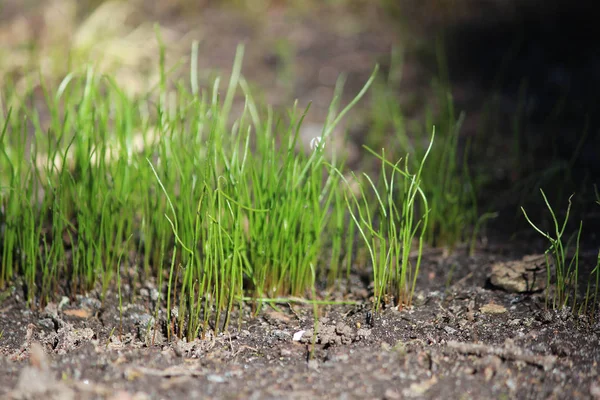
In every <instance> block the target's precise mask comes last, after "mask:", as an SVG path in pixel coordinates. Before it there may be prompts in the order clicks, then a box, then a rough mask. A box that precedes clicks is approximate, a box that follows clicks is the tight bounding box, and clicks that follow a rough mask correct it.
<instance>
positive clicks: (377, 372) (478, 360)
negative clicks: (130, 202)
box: [0, 251, 600, 399]
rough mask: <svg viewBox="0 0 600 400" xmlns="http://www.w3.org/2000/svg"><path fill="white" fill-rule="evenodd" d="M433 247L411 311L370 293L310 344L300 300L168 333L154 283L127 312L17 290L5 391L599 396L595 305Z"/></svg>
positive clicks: (599, 327)
mask: <svg viewBox="0 0 600 400" xmlns="http://www.w3.org/2000/svg"><path fill="white" fill-rule="evenodd" d="M428 253H429V254H428V255H427V256H426V261H425V264H424V267H423V270H422V275H421V279H420V285H419V289H420V290H419V291H418V293H417V294H416V298H415V304H414V306H413V307H412V308H409V309H404V310H402V311H398V310H396V309H395V308H388V309H384V310H383V311H382V312H381V313H378V314H375V315H370V313H369V311H370V306H369V302H368V301H367V299H363V301H362V302H361V305H358V306H322V307H319V309H318V313H319V315H318V317H319V322H318V326H317V328H318V329H317V333H316V336H315V337H314V339H315V342H316V343H315V345H314V348H313V345H312V341H313V333H314V332H313V328H314V326H313V325H314V323H313V322H314V315H313V309H312V307H309V306H305V305H294V304H278V305H277V308H276V309H275V308H270V307H266V308H264V309H263V310H262V311H261V312H260V313H259V315H258V316H255V317H253V316H252V315H250V310H249V309H244V310H242V313H243V315H242V318H241V325H240V326H239V327H238V326H233V327H231V328H230V329H229V330H228V332H226V333H221V334H219V335H218V336H216V337H213V336H211V335H210V334H208V336H207V337H206V338H205V339H204V340H201V339H198V340H195V341H192V342H190V343H188V342H186V341H182V340H173V341H171V342H167V341H166V340H165V337H164V330H158V331H157V332H156V334H155V333H154V332H153V331H152V330H149V331H148V330H147V329H146V326H147V324H148V322H149V321H153V315H154V308H153V307H152V300H151V298H152V296H154V295H155V293H156V291H155V289H153V288H152V287H145V288H139V289H138V290H136V293H137V294H136V296H135V297H136V298H135V300H134V301H133V302H129V301H128V302H126V304H124V310H123V315H122V319H121V317H120V316H119V305H118V302H117V295H116V294H115V293H109V294H108V296H107V299H106V300H105V302H104V304H102V303H101V302H100V300H98V297H97V294H95V293H92V294H90V295H88V296H81V297H78V298H77V299H76V301H73V302H68V303H66V304H64V305H61V306H60V308H59V305H57V304H56V303H52V304H50V305H48V306H47V307H46V308H45V309H44V310H40V311H31V310H30V309H29V308H28V307H27V306H26V304H25V303H24V302H23V300H22V297H21V296H20V295H19V291H18V290H16V291H15V292H14V293H13V294H12V295H11V296H10V298H9V299H7V300H5V301H4V302H3V303H2V310H1V314H0V326H1V327H2V330H3V333H2V338H1V339H0V352H1V353H0V354H1V357H0V369H1V370H2V371H3V374H1V375H0V388H1V389H0V397H2V398H15V399H17V398H34V399H37V398H57V399H63V398H77V399H94V398H112V399H134V398H135V399H145V398H151V399H159V398H240V399H241V398H244V399H245V398H261V399H262V398H387V399H397V398H432V399H447V398H460V399H474V398H477V399H489V398H528V399H547V398H556V399H579V398H598V396H600V376H599V373H598V372H599V369H598V362H599V361H600V351H599V349H600V347H599V345H600V323H599V322H598V321H599V320H600V315H596V317H595V318H594V320H590V319H589V318H588V317H585V316H574V315H573V314H572V313H571V312H570V311H569V310H562V311H552V310H546V309H545V307H544V297H543V296H542V295H541V294H510V293H506V292H503V291H501V290H497V289H494V288H491V287H489V284H488V278H487V276H488V274H489V271H490V266H491V264H492V263H494V262H496V261H500V260H505V259H507V256H505V255H501V254H494V253H492V252H489V251H481V252H479V253H478V254H477V255H476V256H474V257H467V256H463V255H460V253H461V252H460V251H458V252H457V253H455V255H454V256H451V257H448V256H446V257H445V256H443V255H441V254H435V253H436V252H434V251H429V252H428ZM450 269H453V275H452V276H453V278H452V279H451V281H450V282H446V279H447V277H448V271H449V270H450ZM355 285H359V284H358V283H356V282H355ZM357 288H358V289H360V287H357ZM363 292H364V293H367V288H363ZM355 293H360V291H356V290H355ZM125 297H128V294H127V293H126V294H125ZM160 315H161V316H164V313H161V314H160ZM159 318H161V319H162V318H164V317H159ZM234 321H237V319H236V318H234ZM161 322H162V321H161ZM151 325H152V324H151ZM159 325H160V324H159ZM233 325H237V324H236V323H234V324H233ZM302 331H305V332H304V334H303V335H302V336H301V338H300V340H294V339H298V338H299V337H295V336H300V335H301V334H300V333H298V332H302ZM153 341H154V343H153ZM34 343H39V344H41V348H42V349H43V352H44V353H46V354H47V360H45V359H44V358H45V357H44V356H43V355H41V354H40V349H39V348H36V345H33V344H34Z"/></svg>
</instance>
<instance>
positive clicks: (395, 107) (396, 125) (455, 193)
mask: <svg viewBox="0 0 600 400" xmlns="http://www.w3.org/2000/svg"><path fill="white" fill-rule="evenodd" d="M392 56H393V57H392V59H393V60H395V62H394V63H393V68H391V71H390V75H389V76H388V77H387V79H386V80H384V81H382V80H380V81H378V82H376V84H375V85H374V90H373V96H372V97H373V108H372V110H373V111H372V114H371V119H372V122H373V124H372V127H371V128H370V140H369V144H370V146H371V147H373V148H377V147H379V146H380V144H383V143H387V142H389V141H390V137H392V138H394V140H395V142H396V143H397V145H398V146H397V148H399V149H401V151H402V152H406V153H409V154H410V155H411V157H410V158H409V160H408V161H409V163H410V167H411V168H412V169H413V170H417V169H420V170H421V176H422V183H421V189H422V190H423V192H424V193H425V195H426V197H427V199H428V201H429V209H422V210H421V211H420V212H419V216H420V217H421V218H422V217H423V216H424V215H425V214H426V213H427V214H428V218H427V224H428V228H427V233H426V236H425V240H426V242H427V243H428V244H430V245H432V246H448V247H453V246H454V245H456V244H458V243H463V242H467V241H469V240H472V238H474V237H476V235H477V230H478V228H479V227H480V225H481V224H482V223H483V222H485V219H489V217H490V216H491V214H488V215H487V216H486V217H484V219H483V220H479V219H480V215H479V212H478V207H477V206H478V204H477V186H478V184H477V182H478V181H480V180H481V179H482V178H481V177H477V176H476V177H472V176H471V170H470V168H469V161H470V157H471V155H472V154H471V152H472V151H473V150H472V146H471V143H470V141H469V142H467V143H464V144H461V143H460V142H459V139H460V130H461V127H462V123H463V121H464V118H465V115H464V114H462V113H461V114H458V113H457V112H456V110H455V108H454V102H453V99H452V95H451V93H450V90H449V87H450V84H449V78H448V72H447V70H446V66H445V61H444V60H445V56H444V53H443V48H442V47H441V46H439V48H438V64H439V66H440V72H439V77H438V78H437V79H435V80H434V82H433V85H432V88H433V94H434V97H435V102H436V103H437V104H438V106H439V107H438V108H439V110H438V111H437V112H436V113H435V114H434V112H433V111H432V109H431V108H429V107H426V110H427V112H426V115H425V121H424V123H423V121H410V120H408V119H407V118H406V117H405V115H404V113H405V110H404V109H403V106H402V105H401V104H400V102H399V100H398V96H397V95H396V94H395V93H394V92H393V90H392V89H390V88H394V87H398V86H399V79H398V78H397V77H395V74H398V71H401V63H402V60H401V57H400V56H399V55H398V54H396V53H394V54H393V55H392ZM417 100H418V99H415V101H417ZM405 107H410V103H409V104H407V105H406V106H405ZM434 126H435V129H436V143H435V144H434V146H433V147H430V142H429V132H431V131H432V130H433V129H434ZM426 157H427V159H428V162H427V163H424V162H423V161H424V160H425V158H426ZM478 220H479V223H478Z"/></svg>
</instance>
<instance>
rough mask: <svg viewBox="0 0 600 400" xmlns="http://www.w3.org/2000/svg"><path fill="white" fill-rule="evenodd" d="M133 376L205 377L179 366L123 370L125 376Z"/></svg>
mask: <svg viewBox="0 0 600 400" xmlns="http://www.w3.org/2000/svg"><path fill="white" fill-rule="evenodd" d="M131 374H133V376H135V375H138V374H141V375H149V376H158V377H164V378H167V377H176V376H204V375H206V373H205V372H203V371H198V370H193V369H189V368H185V367H182V366H179V365H175V366H172V367H169V368H167V369H156V368H148V367H142V366H136V367H129V368H127V369H126V370H125V376H128V375H131Z"/></svg>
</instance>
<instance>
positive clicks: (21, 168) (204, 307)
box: [0, 46, 427, 339]
mask: <svg viewBox="0 0 600 400" xmlns="http://www.w3.org/2000/svg"><path fill="white" fill-rule="evenodd" d="M196 51H197V47H196V46H194V47H193V50H192V53H193V54H192V60H195V59H196V58H197V57H196V56H197V54H196V53H195V52H196ZM242 57H243V48H242V47H240V49H239V51H238V53H237V55H236V59H235V62H234V67H233V72H232V75H231V77H230V79H229V84H228V85H227V88H226V90H225V91H224V96H222V95H221V93H222V89H221V80H220V79H219V78H217V79H216V80H215V81H214V83H213V85H212V87H210V88H200V87H199V85H198V78H197V66H196V65H195V63H194V62H192V64H191V69H190V82H189V84H188V83H186V82H182V81H175V82H172V81H171V80H170V75H169V73H168V72H167V70H166V67H165V58H166V57H165V53H164V51H162V52H161V54H160V57H159V58H160V65H159V69H160V81H159V83H158V85H157V87H156V89H155V91H154V92H151V93H149V94H148V95H147V96H143V97H138V98H133V97H131V96H130V95H129V94H127V93H126V91H125V90H123V89H122V88H121V87H120V86H119V84H118V83H117V82H116V81H115V80H114V79H112V77H110V76H107V75H102V74H97V73H96V72H95V70H94V69H93V68H91V67H90V68H88V69H87V70H85V72H83V73H72V74H70V75H68V76H67V77H66V78H65V79H64V80H63V81H62V82H61V83H60V84H59V85H58V86H57V87H52V86H50V85H47V86H42V87H41V89H42V90H43V93H44V95H45V97H44V98H45V109H43V110H42V109H39V108H33V107H27V106H26V104H25V103H23V104H22V106H21V107H19V108H18V109H16V111H13V109H11V108H9V109H8V110H6V109H5V108H4V106H3V104H0V113H2V115H1V117H2V118H1V119H0V120H2V121H3V124H2V126H1V129H2V130H1V131H0V144H1V145H0V171H2V172H1V173H0V238H1V243H2V247H1V249H0V287H4V286H5V285H6V284H8V283H9V282H11V281H12V280H13V279H14V278H15V277H22V278H23V282H24V287H25V289H26V293H27V299H28V302H29V303H30V304H31V305H32V306H43V305H44V303H46V302H47V301H50V300H52V298H53V297H54V296H55V294H57V293H61V294H67V295H73V294H75V293H81V292H86V291H89V290H91V289H94V288H99V289H100V291H101V293H102V297H103V298H104V297H105V296H106V295H107V293H109V289H111V288H113V287H114V286H115V285H116V286H118V289H119V290H118V300H119V304H120V307H122V298H123V294H122V292H121V282H122V281H123V280H125V279H127V280H130V281H133V283H134V286H133V287H135V284H136V283H139V282H140V281H142V280H145V279H149V278H151V279H155V280H156V281H157V285H158V288H159V293H161V296H162V297H161V298H159V301H158V302H157V307H158V306H159V305H160V304H163V305H165V306H166V307H167V312H168V323H169V327H170V328H169V334H175V335H178V336H186V337H187V338H189V339H191V338H194V337H197V336H198V335H204V334H205V333H206V332H207V331H208V330H209V328H210V327H212V329H213V330H214V331H219V330H221V329H227V326H228V324H229V323H230V315H231V311H232V310H233V308H234V307H235V306H236V305H239V304H241V303H242V302H243V301H248V302H252V303H254V304H257V305H260V304H262V303H264V302H272V301H282V300H285V301H289V300H291V299H292V300H293V299H295V298H305V299H306V298H308V299H309V300H302V299H301V300H299V301H309V302H312V303H313V304H318V303H323V302H328V300H327V299H318V298H316V295H317V291H316V289H315V287H316V284H317V282H316V281H317V279H318V277H324V276H327V277H328V281H329V283H330V284H333V283H334V282H336V281H337V280H338V278H341V277H343V275H344V274H345V275H346V277H347V276H348V274H349V268H350V265H351V263H352V254H353V248H352V247H353V239H354V237H353V236H354V230H353V229H354V225H353V224H350V227H349V226H348V223H347V222H348V218H347V215H348V214H347V212H348V211H347V205H348V203H349V201H348V199H347V198H346V200H345V196H346V195H347V194H345V190H344V187H345V186H344V185H343V184H342V179H343V177H344V176H345V174H344V164H343V160H342V161H337V160H336V159H335V157H334V159H333V160H326V158H325V155H324V146H323V145H317V146H316V147H315V148H314V149H313V151H311V152H308V153H306V152H302V151H298V150H297V147H298V143H299V131H300V126H301V123H302V121H303V119H304V116H305V114H306V112H307V111H308V110H306V111H304V112H299V111H298V110H297V109H296V108H294V109H292V110H291V111H290V113H289V115H288V117H287V118H278V117H276V116H275V115H274V113H273V112H272V111H271V109H270V108H266V109H265V108H261V107H260V106H259V105H257V104H256V103H255V101H254V100H253V96H252V93H251V92H250V91H249V89H248V84H247V83H246V81H245V80H244V79H243V77H242V75H241V65H242ZM376 72H377V71H376V70H375V71H374V73H373V75H372V76H371V78H370V79H369V81H368V82H367V83H366V84H365V87H364V88H363V89H362V90H361V92H360V93H358V95H357V96H356V97H355V99H354V100H353V101H352V102H350V104H348V105H347V106H346V107H345V108H343V109H342V110H341V111H340V112H339V113H337V111H336V110H337V101H338V100H337V99H334V101H333V103H332V104H333V106H332V108H331V110H330V116H329V118H328V119H327V121H328V122H327V123H326V124H325V126H324V128H323V132H322V134H321V136H320V139H319V141H320V143H327V139H328V138H329V136H330V135H331V132H332V131H333V129H334V128H335V126H336V125H337V124H338V123H339V121H340V120H341V118H343V117H344V116H345V115H346V114H347V113H348V112H349V111H350V109H351V108H352V107H353V106H354V105H355V104H356V102H358V101H359V100H360V98H361V97H362V96H363V95H364V94H365V92H366V91H367V90H368V88H369V86H370V85H371V83H372V82H373V80H374V79H375V74H376ZM239 88H241V89H242V94H243V97H244V101H243V108H242V111H241V114H240V115H239V116H238V117H237V118H235V119H234V118H233V116H232V115H233V114H232V112H231V110H232V109H233V105H234V102H236V101H238V100H236V99H238V98H239V96H236V92H238V91H239ZM336 93H337V94H338V95H339V90H336ZM0 101H1V99H0ZM377 157H378V158H380V159H381V160H382V161H383V163H384V165H387V167H385V168H384V176H383V182H384V187H383V188H382V189H377V190H376V191H375V193H374V194H375V196H376V197H371V198H370V199H369V198H367V197H366V196H367V195H368V194H367V193H366V192H365V193H363V198H362V200H361V201H364V203H363V206H361V207H366V206H367V205H368V204H377V205H379V206H380V210H379V211H378V212H379V213H384V214H385V213H389V215H390V216H393V221H390V222H389V223H387V222H386V223H387V225H381V228H379V227H375V226H366V225H365V224H364V221H363V222H362V223H361V225H360V227H361V229H363V230H365V232H368V234H369V235H374V236H376V235H375V233H377V235H379V236H382V235H384V236H385V240H387V241H388V242H389V246H390V247H389V249H388V250H387V252H386V257H388V261H390V262H392V259H393V260H395V261H394V262H396V263H397V265H399V266H401V268H396V267H394V269H393V271H392V272H388V271H387V270H386V268H388V267H387V266H386V265H384V264H383V263H382V262H381V260H374V261H377V265H376V266H375V267H374V269H376V270H377V272H376V274H377V281H378V283H377V287H378V288H380V289H378V301H379V300H380V299H381V296H382V295H384V294H385V290H387V289H383V287H387V286H388V285H387V284H386V283H385V282H387V281H386V279H387V280H389V282H393V285H395V286H396V287H397V291H396V293H397V296H398V299H399V301H401V302H402V303H406V304H408V303H410V297H412V293H413V292H414V284H415V279H416V275H417V273H418V262H417V266H416V268H415V267H412V266H410V261H409V258H408V255H409V252H410V249H411V248H412V238H413V237H414V236H415V235H417V236H418V237H419V240H420V245H419V248H418V252H419V254H420V250H421V247H422V239H423V232H425V230H424V229H425V227H426V225H427V223H426V220H421V219H420V218H417V217H414V207H415V203H416V202H418V201H423V202H424V204H425V206H426V200H425V197H424V196H423V193H422V192H421V190H420V184H421V179H420V177H419V175H420V169H419V172H418V173H417V174H416V175H415V173H413V172H410V170H409V164H408V163H407V164H405V166H404V168H400V167H399V165H398V164H391V163H389V162H388V161H386V160H385V157H384V154H382V155H377ZM390 170H391V175H388V174H390V172H389V171H390ZM397 177H401V179H400V182H398V183H394V182H395V180H396V178H397ZM398 188H400V189H401V191H400V192H397V191H396V189H398ZM363 189H364V188H363ZM373 189H375V187H374V186H373ZM398 193H401V194H402V197H398V198H396V197H395V196H397V194H398ZM376 198H377V200H375V199H376ZM382 199H385V202H384V201H383V200H382ZM381 207H383V208H381ZM425 208H426V207H425ZM363 210H364V211H363ZM359 212H361V213H365V212H370V211H367V210H366V209H365V208H361V210H360V211H359ZM369 218H370V217H369ZM371 221H372V222H373V223H375V220H374V219H373V220H371ZM384 226H385V227H384ZM380 229H382V230H380ZM417 232H420V233H418V234H417ZM382 237H383V236H382ZM395 240H399V242H398V243H395ZM326 249H330V251H329V252H327V251H325V250H326ZM342 254H344V256H343V258H344V259H343V260H341V259H342ZM342 262H343V263H345V265H346V269H345V271H344V270H342V268H340V266H341V265H342ZM329 264H330V265H329ZM388 269H389V268H388ZM382 276H383V277H384V278H383V280H382ZM385 276H388V277H387V278H385ZM213 317H214V319H213Z"/></svg>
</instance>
